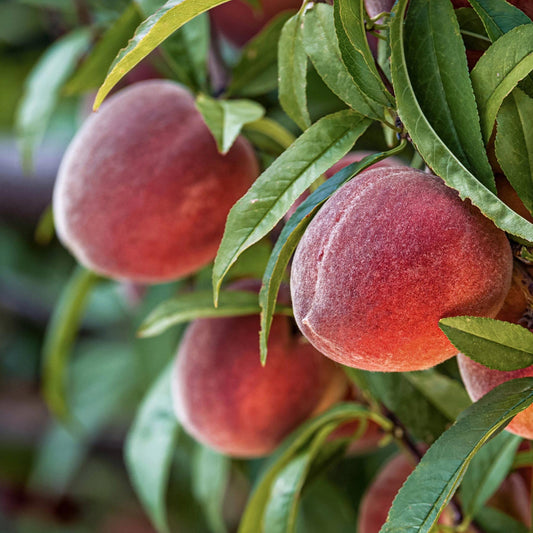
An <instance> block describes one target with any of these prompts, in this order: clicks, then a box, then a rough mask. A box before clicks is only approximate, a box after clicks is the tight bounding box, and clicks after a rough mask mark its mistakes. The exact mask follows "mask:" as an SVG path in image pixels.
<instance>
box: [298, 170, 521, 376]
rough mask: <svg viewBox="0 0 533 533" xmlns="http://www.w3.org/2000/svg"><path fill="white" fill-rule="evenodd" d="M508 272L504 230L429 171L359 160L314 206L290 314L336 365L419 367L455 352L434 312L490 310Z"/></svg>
mask: <svg viewBox="0 0 533 533" xmlns="http://www.w3.org/2000/svg"><path fill="white" fill-rule="evenodd" d="M511 275H512V254H511V248H510V245H509V241H508V240H507V237H506V236H505V233H503V232H502V231H500V230H499V229H497V228H496V226H494V224H493V223H492V222H491V221H490V220H488V219H487V218H485V217H484V216H483V215H482V214H481V212H480V211H479V210H478V209H477V208H475V207H473V206H472V205H471V204H470V203H469V202H463V201H461V200H460V198H459V195H458V194H457V192H456V191H454V190H452V189H450V188H448V187H447V186H446V185H445V184H444V182H443V181H442V180H441V179H440V178H438V177H436V176H433V175H431V174H427V173H424V172H421V171H418V170H414V169H410V168H406V167H396V168H377V169H371V170H367V171H365V172H363V173H361V174H360V175H359V176H357V177H356V178H354V179H353V180H351V181H350V182H348V183H347V184H345V185H344V186H343V187H341V188H340V189H339V190H338V191H337V192H336V193H335V194H334V195H333V196H332V197H331V198H330V199H329V200H328V201H327V202H326V203H325V204H324V206H323V208H322V209H321V210H320V211H319V213H318V214H317V216H316V217H315V218H314V219H313V221H312V222H311V223H310V225H309V226H308V228H307V230H306V232H305V234H304V236H303V238H302V240H301V241H300V243H299V245H298V247H297V249H296V253H295V256H294V261H293V265H292V270H291V292H292V300H293V308H294V315H295V318H296V322H297V323H298V326H299V328H300V330H301V331H302V333H303V334H304V335H305V336H306V337H307V338H308V339H309V341H310V342H311V343H312V344H313V345H314V346H315V347H316V348H317V349H318V350H319V351H321V352H322V353H324V354H325V355H327V356H328V357H330V358H331V359H333V360H335V361H337V362H339V363H342V364H344V365H348V366H352V367H355V368H361V369H364V370H373V371H382V372H392V371H409V370H422V369H425V368H429V367H432V366H434V365H436V364H438V363H440V362H442V361H444V360H446V359H448V358H449V357H452V356H453V355H455V353H456V350H455V349H454V347H453V346H452V344H451V343H450V342H449V341H448V339H447V338H446V336H445V335H444V334H443V333H442V331H441V330H440V329H439V326H438V322H439V320H440V319H441V318H443V317H448V316H457V315H473V316H486V317H494V316H496V314H497V312H498V311H499V309H500V307H501V306H502V304H503V301H504V299H505V295H506V294H507V292H508V290H509V287H510V283H511Z"/></svg>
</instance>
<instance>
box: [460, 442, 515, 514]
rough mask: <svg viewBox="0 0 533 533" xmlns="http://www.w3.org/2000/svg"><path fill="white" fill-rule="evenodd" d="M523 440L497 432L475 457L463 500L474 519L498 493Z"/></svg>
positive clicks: (470, 467) (464, 479) (464, 508)
mask: <svg viewBox="0 0 533 533" xmlns="http://www.w3.org/2000/svg"><path fill="white" fill-rule="evenodd" d="M521 442H522V439H521V438H520V437H517V436H516V435H512V434H510V433H507V432H503V433H500V434H499V435H496V437H494V438H493V439H492V440H490V441H489V442H487V444H485V446H483V447H482V448H481V450H479V452H478V453H477V454H476V455H475V456H474V458H473V459H472V461H471V463H470V465H469V467H468V470H467V471H466V474H465V476H464V478H463V481H462V483H461V491H460V492H461V503H462V504H463V512H464V514H465V516H466V517H468V518H472V517H474V516H475V515H476V513H477V512H478V511H479V510H480V509H481V508H482V507H483V506H484V505H485V503H486V502H487V501H488V499H489V498H490V497H491V496H492V495H493V494H494V493H495V492H496V489H497V488H498V487H499V486H500V484H501V483H502V481H503V480H504V479H505V478H506V477H507V474H508V473H509V471H510V470H511V466H512V465H513V460H514V456H515V453H516V451H517V450H518V446H520V443H521Z"/></svg>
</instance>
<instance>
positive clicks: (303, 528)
mask: <svg viewBox="0 0 533 533" xmlns="http://www.w3.org/2000/svg"><path fill="white" fill-rule="evenodd" d="M356 524H357V517H356V514H355V509H354V506H353V503H352V502H351V500H350V499H349V498H348V497H347V495H346V494H345V493H344V492H343V491H341V490H340V489H339V487H338V486H337V485H336V484H334V483H331V482H328V481H326V480H325V479H319V480H317V481H315V482H313V483H311V484H310V485H309V487H306V488H305V490H304V493H303V497H302V501H301V503H300V508H299V509H298V517H297V520H296V532H297V533H324V532H325V531H331V532H334V533H353V532H354V531H356Z"/></svg>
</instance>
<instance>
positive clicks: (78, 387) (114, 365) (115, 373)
mask: <svg viewBox="0 0 533 533" xmlns="http://www.w3.org/2000/svg"><path fill="white" fill-rule="evenodd" d="M79 351H80V353H79V354H78V356H77V357H76V359H75V360H74V361H73V363H72V365H71V368H70V372H69V377H70V380H69V387H68V389H69V403H70V405H71V406H72V413H73V416H74V417H75V419H76V420H77V421H78V422H79V424H80V427H79V428H78V429H80V431H78V432H76V433H73V432H72V430H68V429H67V428H65V427H64V426H62V425H60V424H59V423H58V422H53V423H52V425H51V426H50V427H49V429H48V430H47V432H46V433H45V435H44V439H43V441H42V443H41V444H40V445H39V451H38V453H37V457H36V459H35V463H34V467H33V471H32V474H31V477H30V481H29V486H30V487H31V489H32V490H34V491H42V492H45V493H47V494H50V493H53V494H54V495H57V496H59V495H62V494H64V493H65V491H66V490H67V489H68V486H69V484H70V483H71V482H72V481H73V478H74V476H75V475H76V472H77V471H78V468H79V467H80V466H81V463H82V462H83V459H84V457H85V456H86V453H87V451H88V450H89V448H90V443H91V440H92V439H93V438H94V436H95V435H96V434H97V433H98V432H99V431H100V430H101V428H102V427H103V426H104V425H105V424H106V423H108V422H109V421H110V419H111V418H112V417H113V416H116V415H117V413H119V412H120V411H121V410H122V409H123V408H124V403H125V399H127V398H128V397H129V395H130V394H131V393H132V391H133V390H134V389H135V388H136V387H137V376H136V372H135V367H134V365H132V364H131V357H132V353H131V350H129V349H128V348H127V347H125V346H124V345H121V344H116V343H107V342H106V343H104V342H90V343H85V344H83V345H81V346H80V350H79Z"/></svg>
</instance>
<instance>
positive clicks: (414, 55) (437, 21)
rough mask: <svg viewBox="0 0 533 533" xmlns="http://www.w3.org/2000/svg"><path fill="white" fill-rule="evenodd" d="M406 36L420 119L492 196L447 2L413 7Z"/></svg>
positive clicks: (423, 0) (421, 0)
mask: <svg viewBox="0 0 533 533" xmlns="http://www.w3.org/2000/svg"><path fill="white" fill-rule="evenodd" d="M436 34H438V39H436V38H435V35H436ZM404 35H405V60H406V64H407V69H408V71H409V80H410V82H411V84H412V87H413V92H414V94H415V95H416V99H417V101H418V103H419V105H420V108H421V110H422V112H423V114H424V116H425V117H426V119H427V121H428V122H429V124H430V125H431V127H432V128H433V130H434V131H435V133H436V134H437V135H438V136H439V137H440V139H442V141H443V143H444V144H445V145H446V147H447V148H448V149H449V150H450V152H451V153H453V155H454V156H455V157H456V158H457V159H458V160H459V161H460V162H461V164H462V165H463V166H464V167H465V168H467V169H468V170H469V172H470V173H471V174H472V175H474V176H475V177H476V178H477V179H478V180H479V181H480V182H481V183H483V185H485V187H487V189H489V190H490V191H492V192H493V193H494V192H496V186H495V184H494V177H493V175H492V170H491V168H490V165H489V160H488V158H487V154H486V153H485V147H484V145H483V140H482V138H481V130H480V125H479V116H478V114H477V108H476V102H475V100H474V93H473V91H472V85H471V83H470V78H469V76H468V67H467V64H466V56H465V54H464V45H463V42H462V39H461V38H460V36H459V26H458V23H457V20H456V18H455V15H454V10H453V9H452V6H451V4H450V2H449V1H448V0H431V1H430V0H419V1H418V2H413V3H411V5H410V7H409V10H408V12H407V17H406V19H405V27H404Z"/></svg>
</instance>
